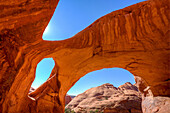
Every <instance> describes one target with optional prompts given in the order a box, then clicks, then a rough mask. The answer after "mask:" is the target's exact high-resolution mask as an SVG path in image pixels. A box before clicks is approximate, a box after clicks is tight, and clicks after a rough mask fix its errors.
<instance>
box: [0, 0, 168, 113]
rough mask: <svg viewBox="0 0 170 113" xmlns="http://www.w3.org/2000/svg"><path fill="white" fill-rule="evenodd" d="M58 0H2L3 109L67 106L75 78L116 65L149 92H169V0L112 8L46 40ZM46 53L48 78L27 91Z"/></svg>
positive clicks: (0, 84)
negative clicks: (68, 34) (68, 35)
mask: <svg viewBox="0 0 170 113" xmlns="http://www.w3.org/2000/svg"><path fill="white" fill-rule="evenodd" d="M58 1H59V0H15V1H14V0H1V1H0V10H1V11H0V99H1V100H0V111H2V112H3V113H6V112H9V113H10V112H17V113H19V112H25V113H26V112H28V113H29V112H32V113H34V112H41V113H42V112H47V111H48V112H57V113H60V112H63V110H64V97H65V94H66V93H67V91H68V90H69V88H71V86H73V85H74V83H75V82H76V81H77V80H79V79H80V78H81V77H82V76H84V75H85V74H87V73H89V72H91V71H94V70H98V69H102V68H112V67H120V68H124V69H126V70H128V71H130V72H131V73H133V75H134V76H135V78H136V81H137V84H138V85H139V89H140V91H141V92H142V93H143V94H145V96H146V95H147V93H148V91H149V92H150V93H149V94H150V95H153V96H155V97H156V96H164V97H167V96H169V95H170V91H169V90H168V89H169V86H170V85H169V79H170V76H169V75H170V69H169V66H170V62H169V60H170V59H169V58H170V52H169V41H170V40H169V36H170V35H169V6H168V4H169V0H161V1H160V0H149V1H145V2H142V3H139V4H136V5H133V6H130V7H127V8H124V9H121V10H118V11H114V12H112V13H110V14H107V15H105V16H104V17H101V18H100V19H98V20H96V21H95V22H94V23H93V24H91V25H90V26H88V27H87V28H86V29H84V30H83V31H81V32H79V33H78V34H76V35H75V36H73V37H71V38H69V39H67V40H63V41H44V40H42V34H43V31H44V30H45V28H46V26H47V24H48V22H49V21H50V18H51V17H52V15H53V13H54V10H55V8H56V6H57V4H58ZM47 57H52V58H53V59H54V61H55V67H54V69H53V71H52V73H51V75H50V78H49V79H48V80H47V81H46V82H45V83H44V84H43V85H42V86H40V87H39V88H38V89H37V90H36V91H35V92H32V93H31V94H29V97H28V93H29V89H30V86H31V84H32V82H33V80H34V78H35V70H36V65H37V64H38V62H39V61H41V60H42V59H43V58H47ZM113 77H114V76H113Z"/></svg>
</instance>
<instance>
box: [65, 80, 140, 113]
mask: <svg viewBox="0 0 170 113" xmlns="http://www.w3.org/2000/svg"><path fill="white" fill-rule="evenodd" d="M141 102H142V98H141V94H140V93H139V92H138V89H137V87H136V86H134V85H132V84H131V83H128V82H127V83H125V84H124V85H122V86H120V87H118V88H116V87H114V86H113V85H112V84H109V83H107V84H103V85H101V86H98V87H94V88H90V89H88V90H87V91H85V92H83V93H81V94H79V95H77V96H76V97H75V98H74V99H73V100H72V101H71V102H70V103H69V104H68V105H67V106H66V109H70V110H71V111H72V110H74V111H75V112H76V113H90V112H92V111H93V112H95V111H98V112H99V113H101V112H105V113H107V111H109V112H116V113H142V108H141Z"/></svg>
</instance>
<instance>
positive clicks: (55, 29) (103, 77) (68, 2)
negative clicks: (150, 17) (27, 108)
mask: <svg viewBox="0 0 170 113" xmlns="http://www.w3.org/2000/svg"><path fill="white" fill-rule="evenodd" d="M141 1H145V0H60V2H59V4H58V6H57V8H56V10H55V12H54V15H53V17H52V19H51V20H50V22H49V24H48V26H47V27H46V30H45V31H44V34H43V37H42V38H43V39H44V40H51V41H54V40H56V41H57V40H64V39H67V38H70V37H72V36H74V35H75V34H76V33H78V32H80V31H81V30H83V29H84V28H86V27H87V26H89V25H90V24H91V23H93V22H94V21H95V20H97V19H98V18H100V17H102V16H104V15H106V14H108V13H110V12H112V11H115V10H118V9H122V8H124V7H127V6H130V5H132V4H135V3H139V2H141ZM53 66H54V61H53V60H52V58H48V59H43V60H42V61H41V62H40V63H39V64H38V65H37V70H36V78H35V80H34V82H33V84H32V87H35V88H37V87H38V86H39V85H41V84H42V83H44V82H45V81H46V80H47V79H48V77H49V75H50V73H51V70H52V68H53ZM94 80H95V81H94ZM125 82H131V83H132V84H134V83H135V81H134V77H133V75H132V74H131V73H130V72H128V71H126V70H124V69H121V68H110V69H103V70H98V71H95V72H91V73H88V74H87V75H85V76H84V77H82V78H81V79H80V80H79V81H78V82H77V83H76V84H75V85H74V86H73V87H72V88H71V89H70V91H69V92H68V94H70V95H77V94H79V93H82V92H83V91H85V90H87V89H89V88H91V87H96V86H99V85H102V84H104V83H111V84H113V85H114V86H116V87H118V86H119V85H122V84H124V83H125Z"/></svg>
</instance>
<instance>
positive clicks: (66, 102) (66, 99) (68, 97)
mask: <svg viewBox="0 0 170 113" xmlns="http://www.w3.org/2000/svg"><path fill="white" fill-rule="evenodd" d="M71 100H72V98H71V96H70V95H67V94H66V96H65V105H67V104H68V103H69V102H70V101H71Z"/></svg>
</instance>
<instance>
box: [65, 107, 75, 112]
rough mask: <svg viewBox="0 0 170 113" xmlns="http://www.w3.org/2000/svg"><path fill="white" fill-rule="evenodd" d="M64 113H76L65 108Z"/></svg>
mask: <svg viewBox="0 0 170 113" xmlns="http://www.w3.org/2000/svg"><path fill="white" fill-rule="evenodd" d="M64 113H76V112H74V110H71V109H68V108H66V109H65V112H64Z"/></svg>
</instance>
